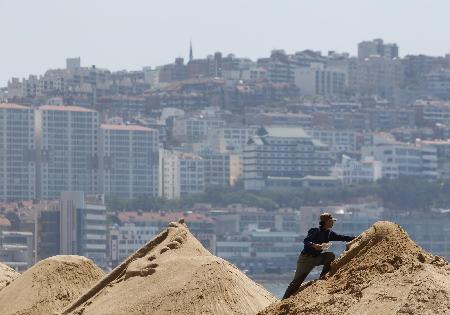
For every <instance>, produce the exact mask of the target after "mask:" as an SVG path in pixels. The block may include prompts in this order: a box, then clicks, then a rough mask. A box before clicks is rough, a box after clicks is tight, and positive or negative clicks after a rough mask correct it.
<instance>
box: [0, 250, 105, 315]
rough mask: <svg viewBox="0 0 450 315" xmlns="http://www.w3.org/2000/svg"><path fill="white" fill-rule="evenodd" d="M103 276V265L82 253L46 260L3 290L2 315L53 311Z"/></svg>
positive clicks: (58, 309)
mask: <svg viewBox="0 0 450 315" xmlns="http://www.w3.org/2000/svg"><path fill="white" fill-rule="evenodd" d="M102 276H103V271H101V269H100V268H98V267H97V266H96V265H95V264H94V263H93V262H92V261H91V260H89V259H87V258H84V257H81V256H54V257H51V258H47V259H44V260H42V261H40V262H38V263H37V264H36V265H34V266H33V267H31V268H30V269H28V270H27V271H25V272H24V273H23V274H22V275H21V276H20V277H18V278H17V279H16V280H15V281H14V282H12V283H11V284H10V285H9V286H7V287H6V288H4V289H3V290H2V291H1V292H0V314H2V315H8V314H21V315H22V314H23V315H25V314H33V315H35V314H46V315H47V314H53V313H54V312H56V311H60V310H61V308H63V307H64V306H66V305H67V304H69V302H70V301H72V300H73V299H75V298H76V297H78V296H79V295H80V294H82V293H83V292H84V291H86V290H87V289H88V288H89V287H91V286H92V285H93V284H95V283H96V282H97V281H98V280H99V279H100V278H101V277H102Z"/></svg>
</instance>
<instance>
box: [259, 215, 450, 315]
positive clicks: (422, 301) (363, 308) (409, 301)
mask: <svg viewBox="0 0 450 315" xmlns="http://www.w3.org/2000/svg"><path fill="white" fill-rule="evenodd" d="M259 314H260V315H275V314H277V315H283V314H284V315H287V314H311V315H314V314H334V315H341V314H349V315H350V314H359V315H363V314H367V315H368V314H374V315H375V314H376V315H383V314H420V315H424V314H430V315H431V314H433V315H434V314H450V265H449V264H448V262H447V261H445V260H444V259H443V258H441V257H437V256H433V255H431V254H429V253H427V252H425V251H424V250H423V249H421V248H420V247H419V246H417V245H416V244H415V243H414V242H413V241H412V240H411V239H410V238H409V237H408V235H407V234H406V232H405V231H403V229H401V227H400V226H398V225H396V224H394V223H391V222H377V223H375V224H374V225H373V226H372V227H371V228H369V229H368V230H366V231H365V232H364V233H362V234H361V235H360V236H359V237H357V238H356V239H355V240H353V241H352V243H351V244H350V248H349V249H348V250H347V251H345V252H344V253H343V254H342V255H341V257H340V258H339V259H338V260H337V261H336V263H335V264H333V266H332V271H331V272H330V274H329V275H328V277H326V278H325V279H323V280H316V281H313V282H310V283H308V284H306V285H303V286H302V287H301V288H300V290H299V292H297V294H296V295H294V296H292V297H291V298H289V299H287V300H284V301H280V302H277V303H274V304H273V305H271V306H269V307H268V308H266V309H265V310H263V311H262V312H260V313H259Z"/></svg>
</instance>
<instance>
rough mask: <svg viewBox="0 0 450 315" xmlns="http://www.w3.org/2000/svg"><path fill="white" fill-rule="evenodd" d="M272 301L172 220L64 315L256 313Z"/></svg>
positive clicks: (183, 227) (182, 224)
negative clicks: (163, 229)
mask: <svg viewBox="0 0 450 315" xmlns="http://www.w3.org/2000/svg"><path fill="white" fill-rule="evenodd" d="M275 301H276V298H275V297H274V296H273V295H272V294H270V293H269V292H267V291H266V290H265V289H264V288H263V287H261V286H259V285H258V284H256V283H255V282H253V281H252V280H251V279H249V278H248V277H247V276H246V275H244V274H243V273H242V272H241V271H239V270H238V269H237V268H236V267H234V266H233V265H231V264H230V263H228V262H227V261H225V260H223V259H220V258H218V257H216V256H213V255H212V254H211V253H209V252H208V251H207V250H206V249H205V248H204V247H203V246H202V245H201V244H200V242H198V241H197V239H196V238H195V237H194V236H193V235H192V234H191V233H190V232H189V230H188V229H187V227H186V225H185V224H184V222H183V221H180V222H178V223H175V222H172V223H170V224H169V227H168V228H167V229H166V230H165V231H163V232H162V233H161V234H159V235H158V236H156V237H155V238H154V239H152V240H151V241H150V242H148V243H147V244H146V245H144V246H143V247H142V248H141V249H140V250H138V251H137V252H136V253H135V254H134V255H132V256H130V257H129V258H128V259H127V260H125V261H124V262H123V263H122V264H120V265H119V266H118V267H116V268H115V269H114V270H113V271H112V272H111V273H110V274H109V275H108V276H107V277H105V278H104V279H102V281H100V282H99V283H97V285H95V286H94V287H93V288H92V289H91V290H90V291H88V292H87V293H86V294H85V295H83V296H81V297H80V298H79V299H78V300H77V301H75V302H74V303H72V304H71V305H70V306H68V307H67V308H66V310H65V311H64V313H65V314H69V313H70V314H80V315H81V314H82V315H89V314H95V315H101V314H105V315H106V314H108V315H112V314H155V315H157V314H177V315H178V314H184V315H189V314H192V315H194V314H195V315H199V314H215V315H225V314H226V315H233V314H256V313H257V312H259V311H261V310H262V309H264V308H265V307H266V306H268V305H270V304H271V303H273V302H275Z"/></svg>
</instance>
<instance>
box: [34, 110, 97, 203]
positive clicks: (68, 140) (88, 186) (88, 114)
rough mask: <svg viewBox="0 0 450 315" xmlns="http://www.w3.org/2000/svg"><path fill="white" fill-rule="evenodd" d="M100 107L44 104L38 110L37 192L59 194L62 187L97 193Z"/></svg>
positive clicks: (45, 195) (50, 195)
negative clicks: (97, 109)
mask: <svg viewBox="0 0 450 315" xmlns="http://www.w3.org/2000/svg"><path fill="white" fill-rule="evenodd" d="M98 129H99V115H98V112H97V111H94V110H91V109H87V108H83V107H77V106H55V105H44V106H41V107H39V109H38V110H36V133H37V141H36V145H37V148H38V154H37V158H38V165H39V167H38V172H37V187H36V188H37V194H38V197H39V198H42V199H52V198H59V196H60V194H61V192H63V191H82V192H85V193H88V194H95V193H97V189H98V180H99V179H98V152H97V132H98Z"/></svg>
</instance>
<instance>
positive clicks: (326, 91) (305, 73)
mask: <svg viewBox="0 0 450 315" xmlns="http://www.w3.org/2000/svg"><path fill="white" fill-rule="evenodd" d="M294 73H295V74H294V77H295V80H294V81H295V85H296V86H297V87H298V88H299V89H300V94H301V95H322V96H329V97H333V96H334V97H339V96H343V95H344V93H345V88H346V78H345V73H343V72H338V71H335V70H332V69H324V68H322V69H320V68H312V67H311V68H296V69H295V71H294Z"/></svg>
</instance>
